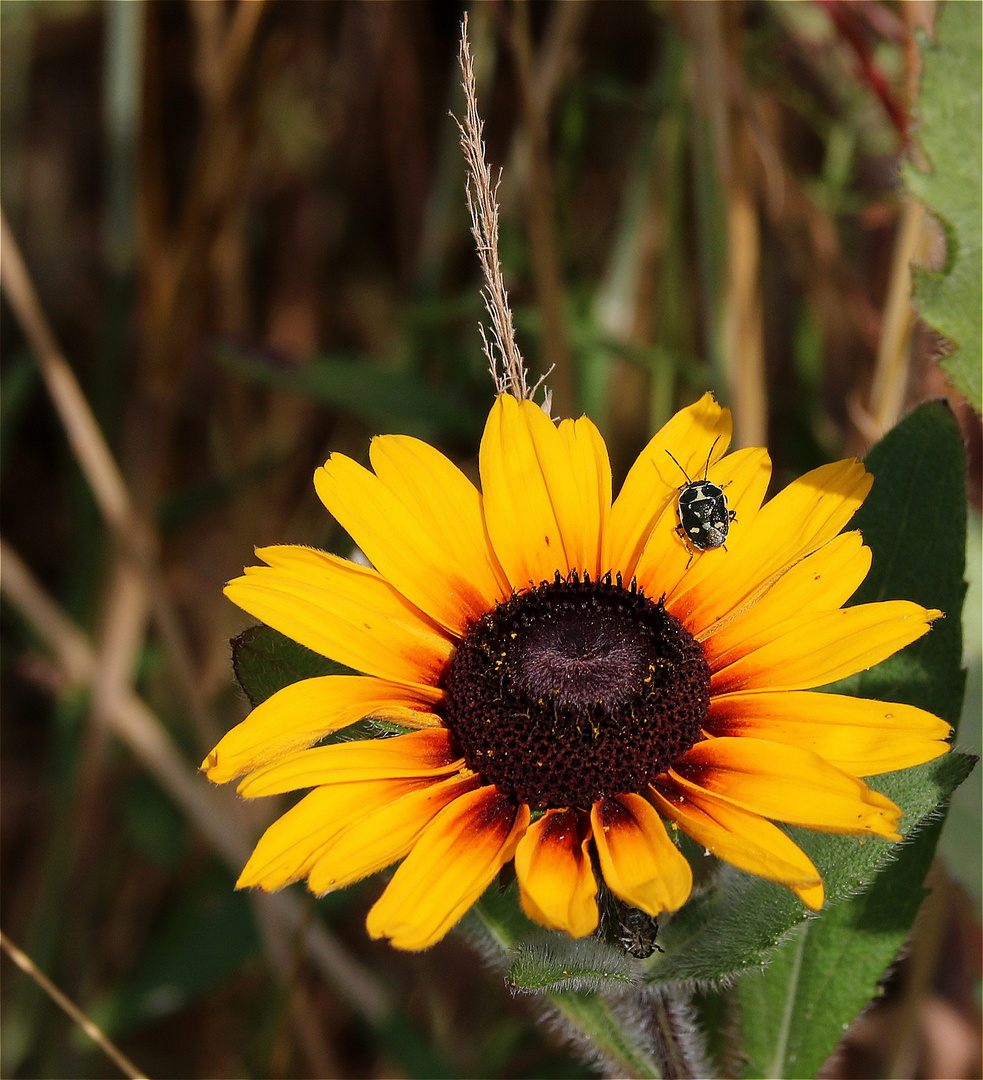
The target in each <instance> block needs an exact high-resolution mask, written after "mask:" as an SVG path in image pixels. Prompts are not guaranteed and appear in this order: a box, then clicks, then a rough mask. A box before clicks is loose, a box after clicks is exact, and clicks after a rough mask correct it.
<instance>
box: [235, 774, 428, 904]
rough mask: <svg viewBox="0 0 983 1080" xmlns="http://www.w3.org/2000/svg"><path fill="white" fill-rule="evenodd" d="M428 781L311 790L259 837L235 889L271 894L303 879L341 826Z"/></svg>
mask: <svg viewBox="0 0 983 1080" xmlns="http://www.w3.org/2000/svg"><path fill="white" fill-rule="evenodd" d="M432 783H433V781H432V780H419V779H410V780H371V781H368V782H366V783H363V784H332V785H330V786H329V787H320V788H315V790H314V791H312V792H311V793H310V794H309V795H305V796H304V798H303V799H301V800H300V802H299V803H297V805H296V806H293V807H291V808H290V809H289V810H288V811H287V812H286V813H285V814H284V815H283V816H282V817H280V818H278V819H277V820H276V821H274V822H273V824H272V825H271V826H270V827H269V828H268V829H267V830H266V832H265V833H263V835H262V836H261V837H260V839H259V843H258V844H257V845H256V848H255V850H254V851H253V853H252V855H251V856H250V858H249V861H248V862H247V863H246V865H245V867H244V869H243V871H242V873H241V874H240V875H239V880H238V881H237V882H236V888H237V889H243V888H247V887H249V886H252V885H258V886H259V887H260V888H262V889H265V890H266V891H267V892H273V891H274V890H275V889H280V888H282V887H283V886H284V885H289V884H290V883H291V882H294V881H300V879H301V878H305V877H307V875H308V874H309V873H310V870H311V867H312V866H313V865H314V863H315V862H317V859H318V857H319V856H320V854H321V851H322V849H323V848H324V846H325V845H326V844H327V843H328V841H329V840H330V839H331V838H332V837H333V836H334V835H335V834H336V833H337V832H338V831H339V830H340V829H343V828H344V827H345V826H346V825H348V824H350V823H351V822H353V821H357V820H358V819H359V818H361V817H364V816H365V815H366V814H368V813H371V812H372V811H373V810H375V809H377V808H379V807H381V806H386V805H388V804H389V803H392V802H395V801H397V800H398V799H400V798H401V797H402V796H403V795H406V794H407V793H408V792H411V791H416V790H417V789H419V788H424V787H429V786H431V785H432Z"/></svg>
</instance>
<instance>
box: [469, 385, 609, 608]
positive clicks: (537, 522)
mask: <svg viewBox="0 0 983 1080" xmlns="http://www.w3.org/2000/svg"><path fill="white" fill-rule="evenodd" d="M479 466H480V470H481V486H482V492H483V500H484V512H485V521H486V523H487V526H488V535H489V536H490V537H491V542H492V545H493V547H494V549H495V553H496V554H497V556H498V558H499V561H500V562H501V564H502V567H503V568H504V570H505V573H506V575H507V576H508V579H509V581H510V582H511V584H512V586H513V587H514V588H515V589H517V590H520V591H521V590H523V589H527V588H529V587H530V586H534V585H538V584H540V583H541V582H543V581H552V580H553V577H554V575H555V574H556V572H557V571H559V572H560V574H561V575H563V576H566V575H567V574H568V572H569V571H571V570H577V571H579V572H584V571H586V572H588V573H590V575H591V576H592V577H596V576H597V575H598V572H599V571H600V568H601V538H602V533H603V529H604V525H605V522H606V519H607V515H608V513H609V512H610V504H611V467H610V465H609V463H608V457H607V450H606V448H605V446H604V441H603V440H602V439H601V436H600V435H599V434H598V431H597V428H595V427H594V425H593V424H592V423H591V421H590V420H588V419H587V418H586V417H582V418H581V419H580V420H577V421H573V420H565V421H563V423H562V424H561V425H560V427H559V429H558V428H557V427H556V425H554V423H553V421H552V420H550V419H549V417H548V416H547V415H546V414H545V413H544V412H543V410H542V409H541V408H539V406H538V405H535V404H533V402H531V401H516V399H515V398H513V397H512V396H511V395H509V394H500V395H499V397H498V399H497V400H496V402H495V404H494V406H493V407H492V411H491V413H490V414H489V417H488V423H487V425H486V426H485V432H484V435H483V436H482V440H481V450H480V453H479Z"/></svg>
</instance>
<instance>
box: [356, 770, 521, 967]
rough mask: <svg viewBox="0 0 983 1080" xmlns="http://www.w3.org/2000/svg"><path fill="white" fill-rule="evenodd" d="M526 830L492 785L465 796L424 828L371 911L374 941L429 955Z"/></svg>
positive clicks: (518, 812)
mask: <svg viewBox="0 0 983 1080" xmlns="http://www.w3.org/2000/svg"><path fill="white" fill-rule="evenodd" d="M528 824H529V807H528V806H526V805H525V804H522V805H520V806H518V807H517V806H516V805H515V803H514V802H512V800H511V799H509V798H508V797H506V796H505V795H502V794H501V793H500V792H499V791H498V789H497V788H495V787H494V786H488V787H483V788H478V790H477V791H471V792H468V793H467V794H466V795H462V796H461V797H460V798H458V799H455V800H454V802H452V803H450V804H449V805H448V806H445V807H444V809H443V810H441V812H440V813H439V814H438V815H437V816H436V817H435V818H434V820H433V821H432V822H431V823H430V824H429V825H428V826H427V828H426V829H425V830H424V832H423V834H422V835H421V836H420V838H419V840H417V842H416V844H415V845H414V846H413V849H412V851H410V853H409V855H407V856H406V858H405V859H404V860H403V862H402V863H401V864H400V866H399V868H398V869H397V871H396V873H395V874H394V875H393V878H392V881H390V882H389V885H388V886H387V887H386V891H385V892H384V893H383V894H382V896H380V897H379V899H378V901H377V902H376V903H375V905H374V906H373V908H372V910H371V911H370V912H369V915H368V919H367V920H366V926H367V927H368V931H369V934H370V935H371V936H372V937H374V938H380V937H386V938H390V939H391V941H392V943H393V945H394V946H396V948H397V949H426V948H428V947H429V946H430V945H433V944H434V943H435V942H437V941H439V940H440V939H441V938H442V937H443V936H444V935H445V934H446V933H447V931H448V930H450V928H451V927H452V926H453V925H454V924H455V923H456V922H457V921H458V919H460V917H461V916H462V915H463V914H464V913H465V912H466V911H467V910H468V908H469V907H471V905H472V904H473V903H474V902H475V901H476V900H477V899H478V897H479V896H481V894H482V893H483V892H484V891H485V889H486V888H487V887H488V885H489V884H490V883H491V880H492V878H494V876H495V875H496V874H497V873H498V871H499V870H500V869H501V868H502V866H504V865H505V863H507V862H508V861H509V859H511V858H512V855H513V853H514V852H515V848H516V845H517V844H518V842H519V839H520V838H521V836H522V834H523V833H524V832H525V831H526V827H527V826H528Z"/></svg>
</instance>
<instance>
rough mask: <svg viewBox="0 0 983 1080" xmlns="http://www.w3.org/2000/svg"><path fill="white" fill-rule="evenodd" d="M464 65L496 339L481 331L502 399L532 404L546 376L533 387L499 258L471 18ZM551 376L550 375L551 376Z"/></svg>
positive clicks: (477, 216)
mask: <svg viewBox="0 0 983 1080" xmlns="http://www.w3.org/2000/svg"><path fill="white" fill-rule="evenodd" d="M458 61H459V62H460V65H461V84H462V86H463V87H464V99H465V102H466V111H465V114H464V122H463V123H462V122H461V121H460V120H458V119H457V117H456V116H455V117H454V121H455V123H456V124H457V126H458V129H459V130H460V132H461V148H462V149H463V150H464V157H465V161H466V162H467V170H468V175H467V179H466V181H465V189H464V190H465V194H466V196H467V200H468V212H469V213H470V215H471V235H472V236H473V237H474V242H475V246H476V248H477V251H478V258H479V260H480V261H481V270H482V273H483V274H484V278H485V284H484V287H483V288H482V290H481V295H482V298H483V299H484V301H485V307H486V308H487V310H488V314H489V316H490V318H491V321H492V340H491V341H490V342H489V340H488V338H487V336H486V334H485V328H484V327H483V326H480V325H479V327H478V330H479V332H480V334H481V341H482V344H483V346H484V351H485V356H486V358H487V359H488V370H489V371H490V372H491V377H492V379H493V380H494V382H495V388H496V390H497V391H498V392H499V393H500V394H504V393H509V394H513V395H514V396H515V397H517V398H519V399H520V400H521V399H523V398H528V399H530V400H531V399H532V397H533V395H534V394H535V393H536V391H537V390H538V389H539V387H540V386H541V385H542V383H543V381H544V379H545V378H546V376H545V375H544V376H543V378H542V379H540V380H539V382H537V383H536V385H535V386H533V387H530V386H529V380H528V375H527V372H526V364H525V361H524V360H523V359H522V354H521V353H520V352H519V347H518V345H517V344H516V341H515V328H514V326H513V324H512V311H511V309H510V308H509V297H508V293H507V292H506V290H505V279H504V277H503V275H502V264H501V262H500V261H499V258H498V185H499V184H500V183H501V180H502V175H501V170H499V175H498V178H497V179H496V180H494V181H493V180H492V174H491V168H490V167H489V165H488V162H487V161H486V160H485V143H484V139H483V138H482V129H483V128H484V124H483V122H482V119H481V115H480V114H479V112H478V99H477V95H476V93H475V82H474V64H473V63H472V60H471V48H470V46H469V44H468V17H467V15H466V14H465V16H464V21H463V22H462V23H461V48H460V52H459V54H458ZM548 374H549V372H547V375H548ZM545 396H546V400H545V402H544V406H543V407H544V409H545V411H546V412H547V413H549V411H550V394H549V391H547V392H546V395H545Z"/></svg>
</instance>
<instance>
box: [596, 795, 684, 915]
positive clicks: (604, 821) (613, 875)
mask: <svg viewBox="0 0 983 1080" xmlns="http://www.w3.org/2000/svg"><path fill="white" fill-rule="evenodd" d="M591 826H592V828H593V831H594V843H595V845H596V847H597V857H598V862H599V863H600V866H601V873H602V874H603V875H604V880H605V881H606V882H607V885H608V888H610V890H611V891H612V892H613V893H614V894H615V896H618V897H620V898H621V899H622V900H624V901H625V903H626V904H631V906H632V907H637V908H641V909H642V911H647V912H648V913H649V915H658V914H659V912H661V911H675V910H676V908H679V907H682V905H683V904H684V903H685V902H686V899H687V898H688V896H689V894H690V890H691V889H692V887H693V872H692V870H691V869H690V865H689V863H688V862H687V861H686V859H685V858H683V856H682V855H681V854H680V852H679V850H678V849H677V848H676V846H675V845H674V844H673V842H672V841H671V840H670V839H669V836H668V834H667V833H666V828H665V826H664V825H663V824H662V819H661V818H660V817H659V815H658V814H657V813H656V811H655V810H654V809H653V807H652V804H651V803H649V802H647V801H646V800H645V799H643V798H642V797H641V796H640V795H631V794H627V795H615V796H614V797H612V798H608V799H599V800H598V801H597V802H596V803H594V806H593V807H592V808H591Z"/></svg>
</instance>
